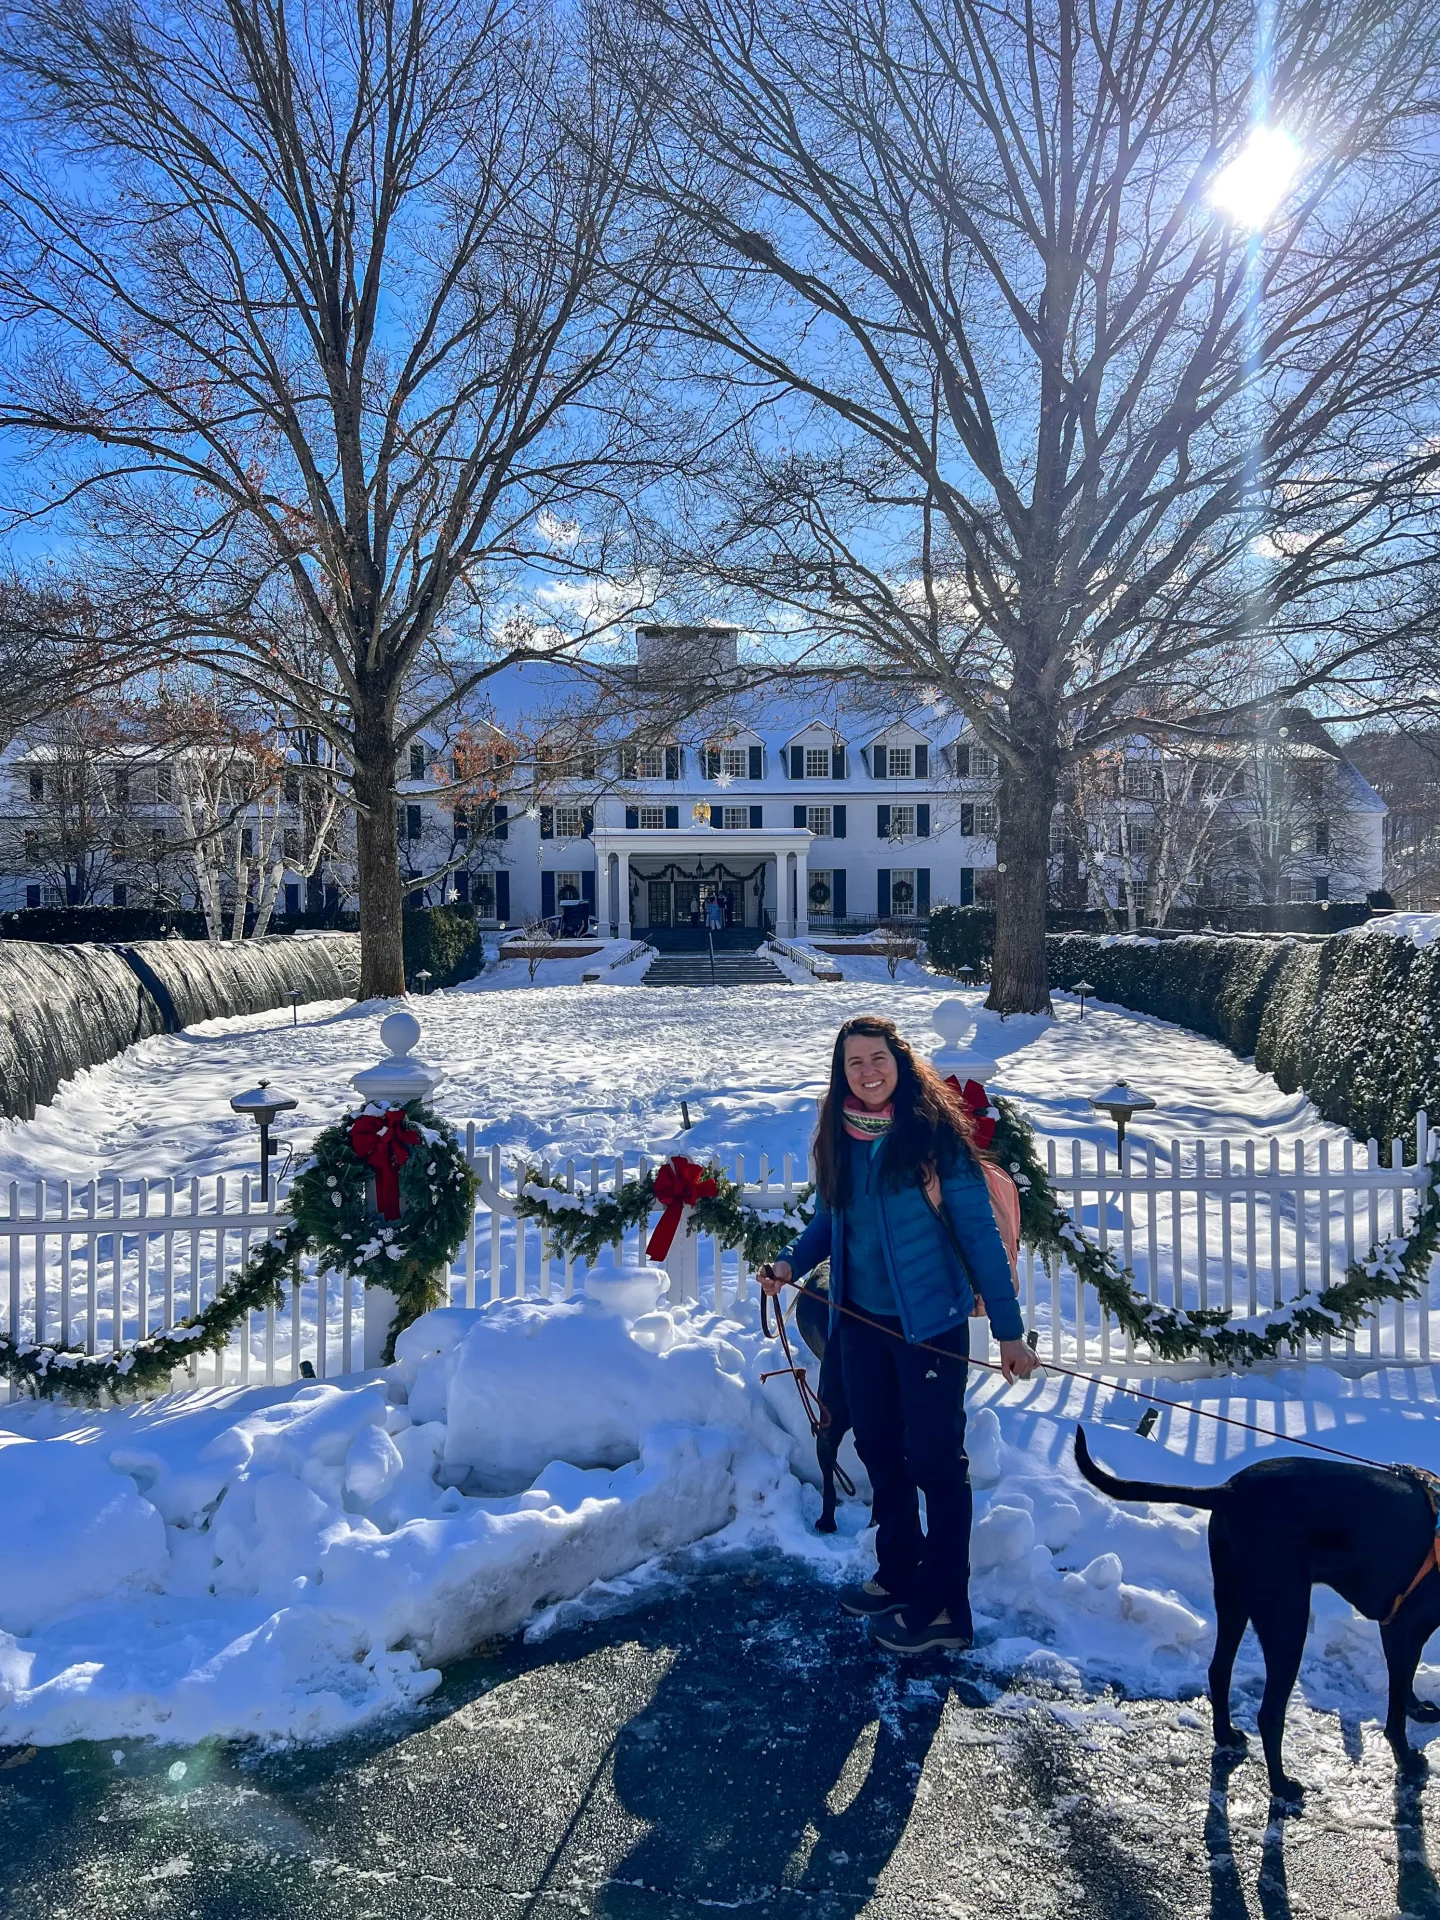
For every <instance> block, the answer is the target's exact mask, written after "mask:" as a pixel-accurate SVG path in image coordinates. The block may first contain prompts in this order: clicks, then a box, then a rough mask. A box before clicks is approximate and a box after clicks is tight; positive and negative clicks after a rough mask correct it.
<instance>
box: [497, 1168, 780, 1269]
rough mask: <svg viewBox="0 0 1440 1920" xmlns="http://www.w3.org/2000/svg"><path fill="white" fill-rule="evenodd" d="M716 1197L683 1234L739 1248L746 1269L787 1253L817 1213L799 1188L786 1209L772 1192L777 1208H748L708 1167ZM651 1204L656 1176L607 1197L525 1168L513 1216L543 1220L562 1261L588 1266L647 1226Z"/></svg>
mask: <svg viewBox="0 0 1440 1920" xmlns="http://www.w3.org/2000/svg"><path fill="white" fill-rule="evenodd" d="M706 1171H707V1172H708V1174H709V1175H710V1178H711V1179H712V1180H714V1182H715V1184H716V1186H717V1187H718V1188H719V1192H718V1193H716V1194H713V1195H710V1196H707V1197H706V1198H705V1199H703V1200H700V1201H698V1202H697V1203H696V1205H695V1206H693V1207H692V1208H690V1209H689V1214H688V1218H687V1221H686V1231H687V1232H688V1233H709V1234H713V1235H714V1236H715V1238H716V1239H717V1240H718V1241H719V1242H720V1244H721V1245H722V1246H724V1247H738V1248H739V1250H740V1256H741V1258H742V1259H743V1260H744V1261H745V1262H746V1263H747V1264H748V1265H749V1266H751V1267H758V1266H762V1265H763V1264H764V1262H765V1261H767V1260H773V1259H774V1257H775V1255H776V1254H777V1253H779V1252H780V1250H781V1249H782V1248H783V1247H787V1246H788V1245H789V1244H790V1242H791V1241H792V1240H793V1239H794V1238H795V1235H796V1234H797V1233H799V1232H800V1231H801V1230H802V1228H804V1226H805V1225H806V1224H807V1222H808V1221H809V1219H810V1216H811V1214H812V1213H813V1212H814V1210H815V1208H814V1189H813V1188H812V1187H809V1186H805V1187H801V1188H800V1189H798V1191H797V1192H796V1193H795V1194H794V1195H793V1196H792V1200H791V1202H790V1204H789V1206H788V1208H787V1206H786V1203H785V1201H784V1199H783V1198H782V1197H781V1196H780V1195H778V1194H777V1196H776V1203H775V1207H774V1208H773V1209H770V1210H762V1209H761V1208H759V1207H751V1206H747V1205H746V1204H745V1203H744V1201H742V1199H741V1197H740V1195H741V1192H742V1191H743V1189H742V1188H741V1187H740V1185H739V1184H738V1183H737V1182H736V1181H734V1180H731V1179H729V1178H728V1177H727V1176H726V1175H725V1174H723V1173H722V1172H721V1171H720V1169H719V1168H718V1167H709V1168H707V1169H706ZM655 1205H656V1201H655V1176H654V1174H653V1173H645V1174H642V1175H641V1176H640V1177H639V1178H638V1179H635V1180H627V1181H625V1182H624V1183H623V1184H622V1185H621V1186H619V1187H617V1188H614V1189H612V1190H611V1191H610V1192H608V1193H597V1194H592V1193H587V1192H586V1191H585V1190H584V1189H583V1188H581V1187H576V1188H574V1189H573V1190H571V1189H567V1188H566V1186H565V1184H564V1182H563V1181H561V1180H558V1179H555V1178H553V1177H547V1176H546V1175H544V1174H543V1173H541V1172H540V1170H539V1169H538V1168H537V1167H527V1168H526V1169H525V1170H524V1172H523V1173H522V1174H521V1177H520V1190H519V1192H518V1194H517V1195H516V1198H515V1211H516V1212H517V1213H521V1214H524V1215H525V1216H526V1218H527V1219H532V1220H543V1221H544V1222H545V1226H546V1230H547V1232H548V1233H549V1235H550V1239H551V1243H552V1245H553V1246H554V1247H555V1248H556V1250H557V1251H558V1252H559V1253H561V1254H562V1255H566V1256H568V1257H570V1258H572V1259H577V1260H583V1261H584V1262H585V1263H586V1265H587V1266H589V1265H591V1264H592V1263H593V1262H594V1261H595V1260H596V1259H597V1257H598V1256H599V1255H600V1254H601V1253H602V1252H603V1251H604V1249H605V1248H606V1247H609V1246H614V1245H615V1244H616V1243H617V1242H618V1241H619V1240H620V1239H621V1238H622V1236H623V1235H624V1234H625V1233H627V1232H628V1231H630V1230H631V1229H632V1228H635V1227H644V1226H645V1225H646V1224H647V1223H648V1221H649V1218H650V1214H651V1212H652V1211H653V1209H654V1207H655Z"/></svg>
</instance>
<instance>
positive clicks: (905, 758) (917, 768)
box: [870, 741, 930, 780]
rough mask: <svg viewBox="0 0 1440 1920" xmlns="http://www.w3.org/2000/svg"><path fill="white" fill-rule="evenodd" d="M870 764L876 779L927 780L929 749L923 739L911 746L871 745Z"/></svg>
mask: <svg viewBox="0 0 1440 1920" xmlns="http://www.w3.org/2000/svg"><path fill="white" fill-rule="evenodd" d="M870 764H871V766H872V768H873V769H874V773H875V778H876V779H877V780H928V779H929V778H930V749H929V747H928V746H926V745H925V744H924V743H923V741H922V742H917V743H916V744H915V745H913V746H901V747H889V746H878V745H877V746H873V747H872V748H871V749H870Z"/></svg>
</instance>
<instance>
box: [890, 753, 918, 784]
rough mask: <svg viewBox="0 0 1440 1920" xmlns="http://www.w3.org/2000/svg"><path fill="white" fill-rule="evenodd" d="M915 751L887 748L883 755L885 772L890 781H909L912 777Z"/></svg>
mask: <svg viewBox="0 0 1440 1920" xmlns="http://www.w3.org/2000/svg"><path fill="white" fill-rule="evenodd" d="M914 768H915V749H914V748H913V747H889V748H887V749H886V753H885V771H886V772H887V773H888V774H889V776H890V778H891V779H892V780H909V779H912V778H913V777H914Z"/></svg>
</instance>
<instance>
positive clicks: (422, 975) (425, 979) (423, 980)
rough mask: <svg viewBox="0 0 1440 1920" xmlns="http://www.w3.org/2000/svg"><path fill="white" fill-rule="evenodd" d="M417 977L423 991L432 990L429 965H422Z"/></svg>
mask: <svg viewBox="0 0 1440 1920" xmlns="http://www.w3.org/2000/svg"><path fill="white" fill-rule="evenodd" d="M415 978H416V979H417V980H418V981H419V982H420V991H421V993H422V994H423V993H428V992H429V991H430V969H429V968H428V967H421V969H420V971H419V972H418V973H417V974H416V976H415Z"/></svg>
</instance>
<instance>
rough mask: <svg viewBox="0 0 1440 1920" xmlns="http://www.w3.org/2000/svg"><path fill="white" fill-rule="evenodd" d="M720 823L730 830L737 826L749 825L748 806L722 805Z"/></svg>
mask: <svg viewBox="0 0 1440 1920" xmlns="http://www.w3.org/2000/svg"><path fill="white" fill-rule="evenodd" d="M720 824H721V825H722V826H724V827H728V828H729V829H731V831H732V832H733V831H734V829H736V828H737V827H748V826H749V825H750V809H749V807H722V808H721V810H720Z"/></svg>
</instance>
